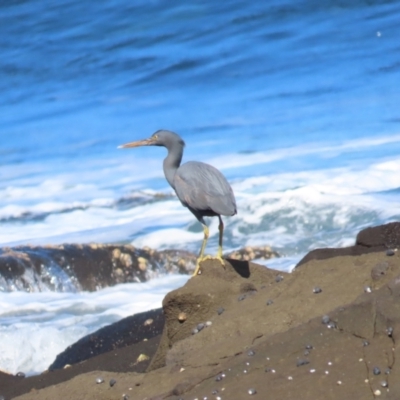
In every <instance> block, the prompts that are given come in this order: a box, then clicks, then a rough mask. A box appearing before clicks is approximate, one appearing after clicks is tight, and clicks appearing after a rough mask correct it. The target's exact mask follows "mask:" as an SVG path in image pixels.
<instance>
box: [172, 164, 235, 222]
mask: <svg viewBox="0 0 400 400" xmlns="http://www.w3.org/2000/svg"><path fill="white" fill-rule="evenodd" d="M174 185H175V191H176V194H177V196H178V197H179V199H180V200H181V202H182V204H183V205H184V206H186V207H190V208H192V209H194V210H199V211H207V210H211V211H213V212H214V213H216V214H221V215H234V214H236V201H235V196H234V194H233V191H232V188H231V187H230V185H229V183H228V181H227V180H226V178H225V177H224V176H223V175H222V173H221V172H219V171H218V170H217V169H216V168H214V167H213V166H211V165H208V164H205V163H202V162H197V161H190V162H187V163H185V164H183V165H181V166H180V167H179V168H178V170H177V171H176V173H175V176H174Z"/></svg>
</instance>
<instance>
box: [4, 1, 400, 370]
mask: <svg viewBox="0 0 400 400" xmlns="http://www.w3.org/2000/svg"><path fill="white" fill-rule="evenodd" d="M399 18H400V1H353V2H345V1H328V0H326V1H318V2H317V1H313V0H303V1H289V0H287V1H279V2H278V1H269V2H246V1H239V0H238V1H228V2H222V3H217V2H211V1H191V2H186V3H171V2H166V1H146V2H144V1H136V2H125V1H122V0H110V1H107V2H93V1H89V0H80V1H76V0H61V1H46V2H43V1H39V0H26V1H23V0H20V1H8V2H1V4H0V49H1V54H2V57H1V59H0V91H1V97H0V139H1V140H0V246H6V245H13V244H26V243H31V244H37V245H45V244H49V243H64V242H78V243H82V242H104V243H129V242H132V243H133V244H134V245H137V246H145V245H147V246H149V247H154V248H158V249H164V248H178V249H184V250H190V251H194V252H196V251H198V249H199V245H200V242H201V239H202V231H201V227H200V226H199V224H198V223H197V222H196V220H195V219H194V217H193V216H192V215H191V214H190V213H189V212H188V211H187V210H186V209H184V208H182V207H181V205H180V203H179V201H178V200H177V199H176V197H174V196H173V195H171V194H172V190H171V188H170V187H169V186H168V184H167V183H166V181H165V179H164V176H163V173H162V159H163V157H164V156H165V150H164V149H161V148H140V149H131V150H118V149H117V146H118V145H120V144H122V143H125V142H128V141H132V140H136V139H142V138H145V137H148V136H150V135H151V134H152V133H153V132H154V131H155V130H157V129H160V128H166V129H170V130H174V131H176V132H178V133H179V134H181V135H182V137H183V138H184V140H185V141H186V150H185V154H184V160H194V159H196V160H201V161H206V162H209V163H211V164H213V165H214V166H216V167H218V168H219V169H221V171H223V173H224V174H225V175H226V176H227V178H228V179H229V181H230V183H231V185H232V187H233V189H234V191H235V194H236V198H237V203H238V215H237V216H235V217H232V218H226V219H225V222H226V235H225V249H226V250H227V251H228V250H232V249H236V248H240V247H243V246H245V245H271V246H272V247H273V248H274V249H276V250H277V251H279V252H280V253H281V254H282V255H283V257H282V258H281V259H277V260H276V261H274V262H272V263H270V264H269V265H270V266H272V267H275V268H281V269H286V270H290V268H292V267H293V265H294V264H295V262H296V261H297V260H299V259H300V258H301V257H302V256H303V255H304V254H305V253H307V252H308V251H309V250H311V249H314V248H316V247H327V246H346V245H350V244H352V243H353V242H354V238H355V235H356V233H357V232H358V231H359V230H360V229H362V228H364V227H366V226H371V225H378V224H382V223H386V222H389V221H394V220H399V218H400V205H399V194H400V157H399V154H400V111H399V104H400V94H399V93H400V92H399V90H398V83H399V82H400V51H399V50H400V44H399V43H400V42H399V38H400V25H399V23H398V21H399ZM160 194H162V195H164V196H160ZM210 231H211V238H210V243H209V247H208V249H209V251H210V252H214V251H215V250H216V246H217V236H218V230H217V225H216V221H213V220H210ZM116 290H118V288H117V289H116ZM21 295H24V296H27V297H26V300H25V301H26V302H29V301H30V300H29V299H30V297H29V296H30V295H29V294H21ZM2 296H5V298H4V301H5V302H6V303H7V304H8V302H9V301H11V300H10V299H11V297H7V296H10V294H7V293H4V294H2ZM92 296H99V298H100V297H101V296H100V294H92ZM101 298H103V297H101ZM32 301H33V300H32ZM35 301H37V299H35ZM43 301H48V300H47V299H46V300H43ZM59 301H60V302H61V303H62V306H60V309H59V314H60V315H61V313H62V312H63V311H62V310H63V307H65V304H68V301H71V302H73V301H74V300H73V295H71V297H70V298H69V297H68V296H67V297H63V300H59ZM124 301H125V299H124ZM64 302H67V303H64ZM104 304H105V306H106V305H107V301H105V303H104ZM132 304H135V299H132ZM18 307H19V303H15V307H14V308H12V310H13V311H10V309H9V308H7V307H6V308H7V310H8V311H7V312H8V314H7V315H8V318H9V317H10V315H15V318H16V320H18V321H20V323H21V324H22V323H23V322H21V319H23V318H27V321H28V320H29V321H31V319H29V318H31V317H30V316H29V315H30V314H29V312H28V311H27V312H26V313H25V314H24V313H22V314H23V315H25V317H22V316H21V313H18V310H19V308H18ZM6 308H4V310H5V309H6ZM133 309H135V307H133ZM141 310H142V309H140V311H141ZM4 312H6V311H4ZM1 315H2V314H1V310H0V316H1ZM54 315H55V317H54V319H53V329H56V330H57V332H58V329H62V327H63V323H62V322H61V319H60V318H59V316H58V313H57V312H56V311H55V312H54ZM116 318H117V317H116ZM27 323H28V322H27ZM35 323H38V322H37V321H36V322H35ZM74 323H75V324H78V326H79V322H76V321H75V322H74ZM104 323H109V321H108V320H107V321H106V320H105V319H104V318H102V317H101V315H100V314H99V318H98V322H97V325H96V326H101V325H102V324H104ZM12 325H13V324H9V323H7V324H1V323H0V331H1V329H2V327H3V328H4V329H11V328H10V326H12ZM15 329H17V328H15ZM24 329H25V328H24ZM28 330H29V329H28ZM7 332H8V331H7ZM21 332H25V331H23V330H22V331H21ZM40 332H42V331H40ZM43 332H44V331H43ZM47 333H48V332H47ZM45 334H46V333H45V332H44V333H43V335H45ZM21 335H22V336H23V333H21ZM74 339H76V338H74ZM70 340H72V339H70ZM42 350H43V349H42ZM33 351H38V350H37V349H36V350H33ZM0 354H1V352H0ZM52 356H53V355H51V354H50V355H49V356H48V358H51V357H52ZM14 361H15V360H14ZM36 361H37V360H36ZM47 361H48V360H47V359H46V361H43V362H42V363H38V362H32V364H31V365H28V364H26V362H25V361H24V363H22V362H20V363H18V362H19V361H18V357H17V360H16V361H15V362H16V364H15V365H14V364H12V366H11V364H10V362H9V361H3V362H2V361H1V356H0V368H2V367H3V368H5V369H7V370H10V371H14V372H15V371H16V370H18V368H19V366H21V365H24V366H25V367H24V368H26V369H27V370H29V371H33V372H40V368H42V369H43V367H44V366H45V362H47ZM51 361H52V360H50V362H51ZM26 365H28V366H26Z"/></svg>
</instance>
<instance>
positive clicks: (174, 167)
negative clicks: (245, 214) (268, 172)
mask: <svg viewBox="0 0 400 400" xmlns="http://www.w3.org/2000/svg"><path fill="white" fill-rule="evenodd" d="M139 146H164V147H166V148H167V150H168V155H167V157H166V158H165V159H164V163H163V169H164V175H165V178H166V179H167V181H168V183H169V184H170V185H171V187H172V188H173V189H174V190H175V193H176V195H177V196H178V198H179V200H180V201H181V203H182V204H183V206H185V207H187V208H188V209H189V210H190V211H191V212H192V213H193V214H194V216H195V217H196V218H197V219H198V220H199V221H200V223H201V224H202V225H203V230H204V239H203V243H202V245H201V249H200V254H199V257H198V259H197V263H196V269H195V271H194V274H193V275H197V274H198V273H199V270H200V263H201V262H202V261H204V260H206V259H208V258H212V257H210V256H204V250H205V247H206V244H207V240H208V236H209V230H208V226H207V225H206V223H205V221H204V217H215V216H216V217H218V219H219V226H218V229H219V246H218V253H217V257H216V258H217V259H218V260H219V261H220V262H221V263H222V264H223V265H224V260H223V259H222V237H223V233H224V224H223V222H222V218H221V215H230V216H231V215H235V214H236V212H237V210H236V201H235V196H234V194H233V191H232V188H231V187H230V185H229V183H228V181H227V180H226V178H225V177H224V176H223V175H222V173H221V172H220V171H218V170H217V169H216V168H214V167H213V166H211V165H209V164H205V163H203V162H199V161H189V162H186V163H184V164H182V165H181V161H182V155H183V148H184V146H185V142H184V141H183V140H182V138H181V137H180V136H179V135H177V134H176V133H174V132H171V131H166V130H159V131H157V132H155V133H154V134H153V135H152V136H151V137H150V138H149V139H144V140H139V141H137V142H131V143H126V144H124V145H122V146H120V147H121V148H128V147H139Z"/></svg>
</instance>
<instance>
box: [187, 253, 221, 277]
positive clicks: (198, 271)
mask: <svg viewBox="0 0 400 400" xmlns="http://www.w3.org/2000/svg"><path fill="white" fill-rule="evenodd" d="M206 260H218V261H219V262H220V263H221V264H222V266H223V267H224V268H225V260H224V259H223V258H222V257H221V256H220V255H217V256H215V257H213V256H210V255H208V256H204V257H202V258H198V259H197V262H196V269H195V270H194V273H193V276H196V275H199V274H200V273H201V271H200V264H201V263H202V262H203V261H206Z"/></svg>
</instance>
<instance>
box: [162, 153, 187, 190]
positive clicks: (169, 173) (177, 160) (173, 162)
mask: <svg viewBox="0 0 400 400" xmlns="http://www.w3.org/2000/svg"><path fill="white" fill-rule="evenodd" d="M182 155H183V146H182V147H181V148H179V149H177V148H174V150H170V149H168V155H167V157H166V158H165V159H164V163H163V169H164V175H165V178H166V179H167V181H168V183H169V184H170V185H171V187H172V188H173V189H175V185H174V176H175V173H176V171H177V169H178V168H179V166H180V165H181V161H182Z"/></svg>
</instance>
